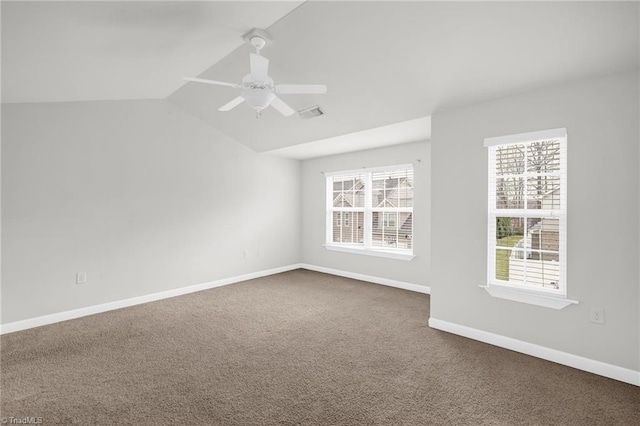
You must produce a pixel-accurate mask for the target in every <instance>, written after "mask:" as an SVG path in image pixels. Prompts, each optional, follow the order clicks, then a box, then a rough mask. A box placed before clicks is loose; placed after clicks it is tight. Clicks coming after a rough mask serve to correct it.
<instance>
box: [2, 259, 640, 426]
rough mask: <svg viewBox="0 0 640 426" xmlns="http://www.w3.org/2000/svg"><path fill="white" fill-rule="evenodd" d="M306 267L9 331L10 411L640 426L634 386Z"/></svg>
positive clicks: (639, 393) (179, 418) (50, 416)
mask: <svg viewBox="0 0 640 426" xmlns="http://www.w3.org/2000/svg"><path fill="white" fill-rule="evenodd" d="M428 318H429V297H428V296H426V295H422V294H418V293H412V292H408V291H404V290H399V289H394V288H389V287H384V286H379V285H375V284H368V283H364V282H361V281H355V280H349V279H345V278H338V277H334V276H330V275H325V274H319V273H315V272H310V271H305V270H297V271H292V272H287V273H284V274H279V275H274V276H271V277H266V278H262V279H257V280H252V281H247V282H244V283H239V284H234V285H231V286H227V287H222V288H218V289H212V290H208V291H204V292H200V293H194V294H191V295H187V296H182V297H177V298H173V299H168V300H163V301H159V302H154V303H149V304H146V305H141V306H136V307H132V308H127V309H121V310H118V311H112V312H108V313H104V314H99V315H94V316H90V317H86V318H82V319H78V320H73V321H67V322H63V323H59V324H53V325H50V326H45V327H40V328H37V329H32V330H26V331H22V332H18V333H12V334H8V335H5V336H3V337H2V339H1V344H2V346H1V350H2V352H1V357H2V359H1V361H2V382H1V384H2V388H1V389H2V396H1V399H2V401H1V402H2V405H1V407H2V413H1V414H0V416H2V417H5V418H6V417H10V416H11V417H15V418H24V417H25V416H32V417H42V419H43V424H45V425H48V424H64V425H70V424H79V425H121V424H135V425H163V424H167V425H271V424H281V425H296V424H304V425H398V424H404V425H581V426H583V425H616V424H618V425H637V424H640V388H638V387H634V386H631V385H628V384H624V383H620V382H617V381H614V380H610V379H606V378H603V377H599V376H596V375H593V374H589V373H585V372H582V371H578V370H574V369H572V368H568V367H564V366H560V365H557V364H554V363H551V362H547V361H542V360H539V359H536V358H532V357H529V356H526V355H521V354H517V353H514V352H510V351H508V350H504V349H500V348H496V347H493V346H489V345H486V344H483V343H479V342H476V341H472V340H468V339H465V338H462V337H458V336H454V335H451V334H447V333H444V332H440V331H436V330H432V329H430V328H429V327H428V326H427V319H428Z"/></svg>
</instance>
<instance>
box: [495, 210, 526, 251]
mask: <svg viewBox="0 0 640 426" xmlns="http://www.w3.org/2000/svg"><path fill="white" fill-rule="evenodd" d="M524 225H525V219H523V218H521V217H497V218H496V246H498V247H514V246H515V245H516V244H518V242H519V241H520V240H522V239H523V238H524Z"/></svg>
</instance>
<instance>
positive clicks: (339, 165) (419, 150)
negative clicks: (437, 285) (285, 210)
mask: <svg viewBox="0 0 640 426" xmlns="http://www.w3.org/2000/svg"><path fill="white" fill-rule="evenodd" d="M417 160H420V162H418V161H417ZM409 163H412V164H413V170H414V182H415V189H414V214H413V217H414V222H413V228H414V239H413V241H414V244H415V246H414V250H413V251H414V254H415V256H416V257H415V258H414V259H413V260H411V261H403V260H395V259H386V258H380V257H372V256H365V255H360V254H352V253H343V252H336V251H328V250H326V249H325V248H324V247H323V244H324V243H325V235H326V234H325V211H326V206H325V202H326V195H325V194H326V187H325V185H326V180H325V176H324V174H323V172H334V171H340V170H353V169H358V168H362V167H377V166H389V165H396V164H409ZM430 163H431V161H430V148H429V143H428V142H417V143H410V144H404V145H396V146H392V147H388V148H380V149H372V150H367V151H360V152H354V153H350V154H343V155H335V156H329V157H323V158H318V159H313V160H306V161H303V162H302V187H303V188H304V191H303V193H302V261H303V262H304V263H308V264H311V265H316V266H323V267H326V268H333V269H338V270H342V271H349V272H355V273H359V274H365V275H371V276H374V277H380V278H387V279H392V280H397V281H404V282H408V283H412V284H418V285H425V286H428V285H429V282H430V279H429V278H430V264H431V254H430V252H429V250H430V243H429V241H430V234H431V230H430V226H431V221H430V213H431V205H430V201H431V183H430V171H429V167H430Z"/></svg>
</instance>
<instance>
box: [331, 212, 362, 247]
mask: <svg viewBox="0 0 640 426" xmlns="http://www.w3.org/2000/svg"><path fill="white" fill-rule="evenodd" d="M332 241H333V242H334V243H346V244H363V243H364V212H333V240H332Z"/></svg>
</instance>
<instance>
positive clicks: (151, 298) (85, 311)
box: [0, 264, 301, 334]
mask: <svg viewBox="0 0 640 426" xmlns="http://www.w3.org/2000/svg"><path fill="white" fill-rule="evenodd" d="M299 268H301V265H300V264H293V265H287V266H282V267H279V268H273V269H267V270H264V271H258V272H252V273H249V274H244V275H238V276H235V277H231V278H224V279H221V280H216V281H211V282H208V283H203V284H196V285H191V286H188V287H180V288H176V289H173V290H167V291H162V292H159V293H152V294H147V295H144V296H138V297H132V298H130V299H124V300H117V301H115V302H108V303H103V304H100V305H94V306H87V307H85V308H79V309H73V310H71V311H65V312H58V313H55V314H51V315H44V316H41V317H36V318H29V319H26V320H22V321H16V322H10V323H7V324H2V325H0V334H7V333H13V332H15V331H20V330H26V329H29V328H34V327H40V326H42V325H47V324H54V323H56V322H61V321H67V320H70V319H74V318H80V317H85V316H87V315H93V314H99V313H101V312H107V311H112V310H114V309H120V308H126V307H129V306H134V305H140V304H142V303H148V302H155V301H156V300H162V299H168V298H170V297H175V296H182V295H184V294H189V293H195V292H196V291H202V290H209V289H211V288H216V287H222V286H225V285H229V284H234V283H237V282H241V281H247V280H252V279H255V278H261V277H266V276H267V275H273V274H279V273H281V272H287V271H291V270H294V269H299Z"/></svg>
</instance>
